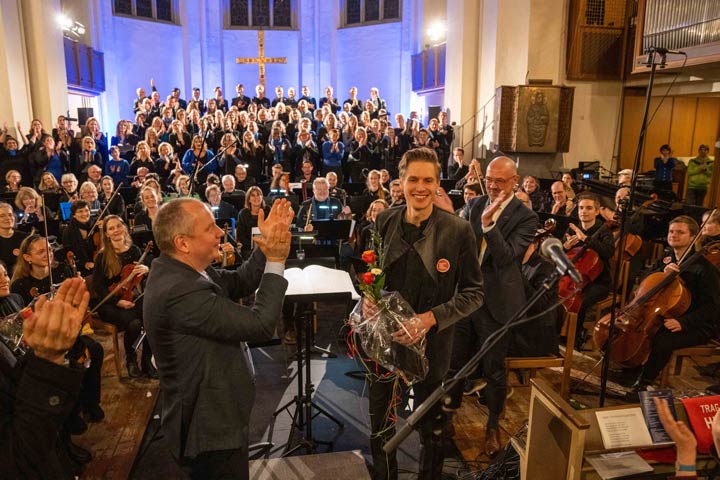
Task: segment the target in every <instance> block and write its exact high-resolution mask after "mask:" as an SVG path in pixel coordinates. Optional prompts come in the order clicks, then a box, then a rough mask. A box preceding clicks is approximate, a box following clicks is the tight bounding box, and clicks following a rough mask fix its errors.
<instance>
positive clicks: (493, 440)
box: [485, 428, 500, 458]
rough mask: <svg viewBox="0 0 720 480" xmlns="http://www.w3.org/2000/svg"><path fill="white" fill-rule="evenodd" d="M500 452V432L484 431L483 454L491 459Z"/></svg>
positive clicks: (491, 429)
mask: <svg viewBox="0 0 720 480" xmlns="http://www.w3.org/2000/svg"><path fill="white" fill-rule="evenodd" d="M499 451H500V431H499V430H498V429H497V428H488V429H487V430H486V431H485V454H486V455H487V456H488V457H490V458H493V457H494V456H495V455H497V454H498V452H499Z"/></svg>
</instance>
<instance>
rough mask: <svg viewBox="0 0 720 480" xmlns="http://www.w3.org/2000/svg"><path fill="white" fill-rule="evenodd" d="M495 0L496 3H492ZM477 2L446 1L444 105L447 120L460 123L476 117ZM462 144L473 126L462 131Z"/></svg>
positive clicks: (471, 0) (479, 3)
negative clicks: (446, 111)
mask: <svg viewBox="0 0 720 480" xmlns="http://www.w3.org/2000/svg"><path fill="white" fill-rule="evenodd" d="M495 1H497V0H495ZM482 3H485V2H478V1H477V0H448V2H447V16H446V18H447V53H446V58H445V106H446V108H447V110H448V120H449V121H450V122H456V123H457V125H458V126H459V125H461V124H463V123H464V122H465V121H466V120H468V119H470V118H472V116H473V115H474V114H475V105H476V97H477V65H478V50H477V45H478V34H479V31H480V28H479V18H480V6H481V5H482ZM456 134H457V135H462V137H463V138H462V145H465V144H466V143H467V142H469V141H470V140H472V138H473V134H474V132H473V128H472V124H471V123H469V124H468V126H466V128H464V129H463V131H462V132H461V131H456Z"/></svg>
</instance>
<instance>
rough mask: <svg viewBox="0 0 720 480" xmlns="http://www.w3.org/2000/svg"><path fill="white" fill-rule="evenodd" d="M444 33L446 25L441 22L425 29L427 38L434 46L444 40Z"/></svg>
mask: <svg viewBox="0 0 720 480" xmlns="http://www.w3.org/2000/svg"><path fill="white" fill-rule="evenodd" d="M446 33H447V25H445V22H442V21H436V22H433V23H432V24H431V25H430V26H429V27H428V29H427V36H428V38H429V39H430V41H431V42H433V43H434V44H437V43H440V42H442V40H444V39H445V34H446Z"/></svg>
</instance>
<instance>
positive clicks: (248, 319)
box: [143, 249, 287, 459]
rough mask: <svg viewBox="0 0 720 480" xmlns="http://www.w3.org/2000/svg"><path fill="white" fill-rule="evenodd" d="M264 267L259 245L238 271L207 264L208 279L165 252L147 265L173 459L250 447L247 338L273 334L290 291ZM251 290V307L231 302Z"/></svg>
mask: <svg viewBox="0 0 720 480" xmlns="http://www.w3.org/2000/svg"><path fill="white" fill-rule="evenodd" d="M264 268H265V257H264V256H263V254H262V253H261V252H260V251H259V250H257V249H256V250H255V251H254V252H253V255H252V256H251V257H250V259H249V260H248V261H247V262H245V263H243V264H242V265H241V266H240V267H238V269H237V270H236V271H230V270H220V269H218V270H216V269H215V268H213V267H208V268H207V269H206V270H205V274H206V275H207V276H208V277H209V278H210V280H208V279H207V278H205V277H203V276H202V275H200V273H198V272H197V271H196V270H194V269H193V268H192V267H190V266H189V265H187V264H185V263H182V262H179V261H178V260H175V259H173V258H172V257H169V256H167V255H165V254H162V255H160V257H159V258H157V259H156V260H155V261H154V262H153V264H152V269H151V270H150V275H149V277H148V281H147V286H146V289H145V302H144V305H143V314H144V315H143V316H144V321H145V329H146V331H147V335H148V340H149V341H150V345H151V346H152V350H153V353H154V354H155V360H156V361H157V367H158V371H159V372H160V386H161V388H162V391H163V395H162V409H163V419H162V429H163V432H164V434H165V438H166V440H167V442H168V445H169V446H170V448H171V451H172V453H173V455H174V456H175V457H176V458H178V459H181V458H194V457H195V456H197V455H198V454H200V453H202V452H206V451H213V450H231V449H237V448H240V447H242V446H247V442H248V424H249V421H250V412H251V410H252V405H253V402H254V400H255V381H254V379H253V377H252V372H251V371H250V366H249V364H248V360H247V354H248V352H247V347H246V345H245V343H244V342H261V341H267V340H270V339H271V338H272V336H273V334H274V333H275V326H276V324H277V322H278V320H279V319H280V316H281V313H282V304H283V300H282V299H283V296H284V295H285V290H286V288H287V280H285V279H284V278H283V277H281V276H279V275H275V274H272V273H263V270H264ZM258 285H259V287H258ZM256 288H257V294H256V297H255V305H254V307H253V308H248V307H245V306H241V305H239V304H237V303H236V300H237V299H239V298H241V297H243V296H246V295H249V294H251V293H253V292H255V289H256Z"/></svg>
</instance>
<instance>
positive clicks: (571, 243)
mask: <svg viewBox="0 0 720 480" xmlns="http://www.w3.org/2000/svg"><path fill="white" fill-rule="evenodd" d="M577 201H578V204H577V205H578V206H577V213H578V218H579V220H580V222H579V225H575V224H574V223H570V224H569V228H568V231H567V232H566V233H565V237H564V238H563V247H564V248H565V251H570V250H572V249H573V248H576V247H587V249H589V250H592V251H593V252H594V253H595V254H597V256H598V257H599V260H600V261H601V262H602V264H603V266H602V272H601V273H600V275H599V276H598V277H597V278H596V279H595V280H594V281H592V282H590V283H588V284H586V285H583V289H582V304H581V305H580V311H579V312H578V318H577V322H578V323H577V325H578V329H577V332H578V334H577V336H576V337H575V338H576V342H575V344H576V347H578V349H579V348H580V347H582V345H583V344H584V343H585V339H586V337H585V330H584V329H583V328H582V325H583V322H584V320H585V313H586V312H587V310H588V309H589V308H590V307H592V306H593V305H595V304H596V303H598V302H599V301H601V300H604V299H605V298H606V297H607V296H608V293H609V291H610V265H609V261H610V259H611V258H612V256H613V253H614V252H615V239H614V238H613V235H612V232H611V231H610V229H609V228H607V227H605V226H604V225H605V224H604V223H603V222H602V221H600V220H598V215H599V214H600V199H599V198H598V197H597V195H595V194H593V193H582V194H580V195H578V197H577ZM601 229H602V230H601ZM569 256H570V258H571V259H572V258H573V256H574V255H569ZM568 348H570V345H568Z"/></svg>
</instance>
